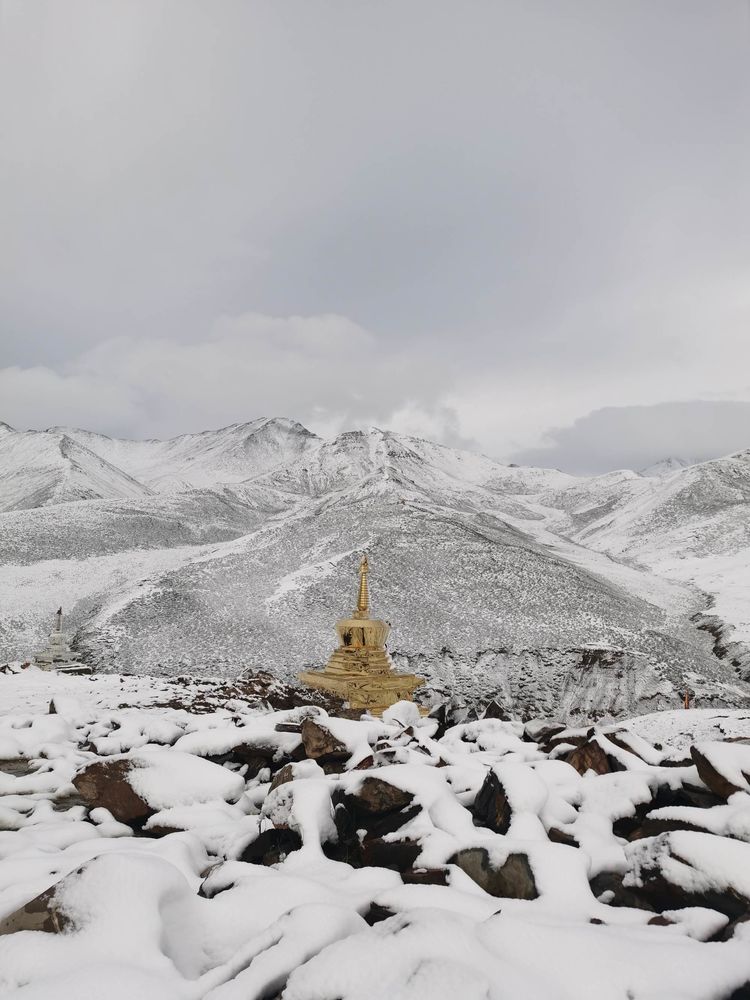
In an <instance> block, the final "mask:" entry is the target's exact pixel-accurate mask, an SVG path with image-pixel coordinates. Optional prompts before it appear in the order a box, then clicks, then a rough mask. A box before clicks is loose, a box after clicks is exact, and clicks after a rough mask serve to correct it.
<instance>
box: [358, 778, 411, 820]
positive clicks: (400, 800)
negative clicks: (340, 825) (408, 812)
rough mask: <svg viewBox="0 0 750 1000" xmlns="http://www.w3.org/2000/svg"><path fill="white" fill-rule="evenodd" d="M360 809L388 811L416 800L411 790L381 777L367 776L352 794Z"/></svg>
mask: <svg viewBox="0 0 750 1000" xmlns="http://www.w3.org/2000/svg"><path fill="white" fill-rule="evenodd" d="M351 798H352V799H353V800H354V801H355V802H356V806H357V808H358V809H361V810H362V811H364V812H367V813H386V812H392V811H394V810H398V809H405V808H406V807H407V806H410V805H411V803H412V802H413V801H414V796H413V795H412V794H411V792H405V791H404V790H403V789H402V788H397V787H396V785H392V784H391V783H390V782H388V781H383V780H382V779H381V778H373V777H367V778H365V780H364V781H363V782H362V784H361V785H360V786H359V788H358V789H357V791H356V792H355V793H354V794H353V795H352V796H351Z"/></svg>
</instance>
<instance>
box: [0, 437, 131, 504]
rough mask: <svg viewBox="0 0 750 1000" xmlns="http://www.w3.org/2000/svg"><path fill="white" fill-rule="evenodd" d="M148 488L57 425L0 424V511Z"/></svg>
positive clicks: (129, 495)
mask: <svg viewBox="0 0 750 1000" xmlns="http://www.w3.org/2000/svg"><path fill="white" fill-rule="evenodd" d="M150 494H151V490H150V489H149V488H148V486H146V485H145V484H144V483H142V482H139V481H138V480H137V479H134V478H133V477H131V476H129V475H128V474H127V473H126V472H124V471H123V470H122V469H120V468H117V467H115V466H114V465H112V464H111V463H110V462H108V461H107V460H106V459H105V458H103V457H102V456H101V454H97V453H95V452H93V451H91V450H90V449H89V448H87V447H85V446H84V445H82V444H80V443H79V442H78V441H76V440H74V439H73V438H72V437H70V436H69V435H67V434H65V433H64V432H62V431H22V432H18V431H14V430H13V428H12V427H10V426H9V425H8V424H0V511H5V510H22V509H24V508H29V507H41V506H43V505H45V504H58V503H67V502H69V501H73V500H101V499H105V498H110V497H122V498H124V497H144V496H149V495H150Z"/></svg>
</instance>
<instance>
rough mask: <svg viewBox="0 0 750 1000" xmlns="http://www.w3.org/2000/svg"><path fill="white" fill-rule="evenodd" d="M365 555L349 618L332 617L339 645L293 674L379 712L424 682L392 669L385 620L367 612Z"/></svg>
mask: <svg viewBox="0 0 750 1000" xmlns="http://www.w3.org/2000/svg"><path fill="white" fill-rule="evenodd" d="M369 572H370V566H369V563H368V561H367V556H366V555H364V556H362V560H361V562H360V564H359V590H358V592H357V610H356V611H353V612H352V615H351V618H342V619H341V620H340V621H338V622H336V631H337V633H338V636H339V646H338V649H335V650H334V651H333V653H332V654H331V657H330V659H329V660H328V663H327V664H326V665H325V667H324V669H323V670H305V671H303V672H302V673H301V674H299V679H300V680H301V681H302V683H303V684H307V685H308V687H311V688H318V689H319V690H322V691H329V692H330V693H331V694H334V695H336V696H337V697H339V698H341V699H342V700H343V701H345V702H348V704H349V707H350V708H352V709H354V710H355V711H356V710H360V711H364V710H365V709H366V710H367V711H369V712H372V714H373V715H381V714H382V713H383V711H385V709H386V708H388V706H389V705H393V704H394V703H395V702H397V701H404V700H405V699H408V700H411V698H412V696H413V694H414V691H415V689H416V688H418V687H420V686H421V685H422V684H424V680H423V679H422V678H421V677H417V676H416V675H415V674H399V673H396V671H395V670H394V669H393V664H392V663H391V658H390V657H389V656H388V651H387V650H386V645H385V644H386V640H387V638H388V633H389V632H390V630H391V626H390V623H389V622H387V621H384V620H382V619H380V618H371V617H370V593H369V588H368V586H367V575H368V573H369Z"/></svg>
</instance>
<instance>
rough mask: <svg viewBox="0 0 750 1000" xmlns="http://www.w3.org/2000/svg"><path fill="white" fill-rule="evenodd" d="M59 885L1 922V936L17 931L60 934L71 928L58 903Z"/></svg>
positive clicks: (36, 897) (45, 891) (41, 894)
mask: <svg viewBox="0 0 750 1000" xmlns="http://www.w3.org/2000/svg"><path fill="white" fill-rule="evenodd" d="M56 892H57V885H53V886H50V888H49V889H45V890H44V892H42V893H40V894H39V895H38V896H35V897H34V898H33V899H32V900H29V902H28V903H26V905H25V906H21V907H19V909H17V910H15V911H14V912H13V913H11V914H10V915H9V916H7V917H6V918H5V919H4V920H0V934H15V933H16V931H45V932H46V933H48V934H60V933H61V932H62V931H64V930H66V928H69V927H70V926H71V922H70V920H69V918H68V917H67V916H66V915H65V913H63V912H62V910H61V909H60V908H59V907H58V905H57V902H56V898H55V897H56Z"/></svg>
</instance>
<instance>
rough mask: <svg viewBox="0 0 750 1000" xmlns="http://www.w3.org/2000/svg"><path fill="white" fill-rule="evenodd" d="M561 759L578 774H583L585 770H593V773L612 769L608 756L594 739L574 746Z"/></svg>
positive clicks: (602, 772)
mask: <svg viewBox="0 0 750 1000" xmlns="http://www.w3.org/2000/svg"><path fill="white" fill-rule="evenodd" d="M563 759H564V760H566V761H567V762H568V764H570V766H571V767H574V768H575V769H576V771H578V773H579V774H585V773H586V772H587V771H593V772H594V773H595V774H609V772H610V771H612V770H613V768H612V767H611V765H610V759H609V757H608V756H607V754H606V753H605V751H604V750H603V749H602V747H601V746H600V745H599V743H598V742H597V741H596V740H589V741H588V742H587V743H584V744H582V745H581V746H579V747H576V748H575V750H571V751H570V753H569V754H566V756H565V757H564V758H563Z"/></svg>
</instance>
